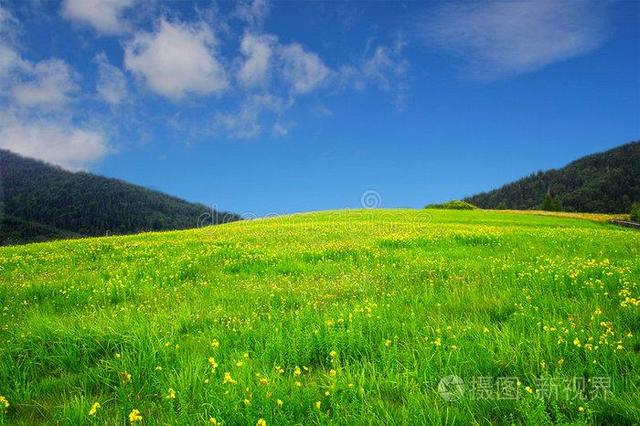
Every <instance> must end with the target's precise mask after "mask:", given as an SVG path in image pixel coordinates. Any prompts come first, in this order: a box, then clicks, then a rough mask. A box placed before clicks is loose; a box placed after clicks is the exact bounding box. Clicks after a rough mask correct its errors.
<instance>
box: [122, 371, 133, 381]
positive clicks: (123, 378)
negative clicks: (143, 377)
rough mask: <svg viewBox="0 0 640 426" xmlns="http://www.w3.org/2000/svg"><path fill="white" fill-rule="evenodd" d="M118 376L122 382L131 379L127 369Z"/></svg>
mask: <svg viewBox="0 0 640 426" xmlns="http://www.w3.org/2000/svg"><path fill="white" fill-rule="evenodd" d="M120 378H121V379H122V382H123V383H125V384H127V383H129V382H130V381H131V374H129V372H128V371H123V372H122V373H120Z"/></svg>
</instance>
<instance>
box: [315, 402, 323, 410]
mask: <svg viewBox="0 0 640 426" xmlns="http://www.w3.org/2000/svg"><path fill="white" fill-rule="evenodd" d="M321 405H322V402H321V401H316V409H318V410H319V409H320V406H321Z"/></svg>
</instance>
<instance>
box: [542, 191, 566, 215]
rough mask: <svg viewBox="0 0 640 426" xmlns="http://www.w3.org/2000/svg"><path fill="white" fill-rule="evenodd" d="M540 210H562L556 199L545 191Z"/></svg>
mask: <svg viewBox="0 0 640 426" xmlns="http://www.w3.org/2000/svg"><path fill="white" fill-rule="evenodd" d="M540 210H545V211H548V212H560V211H562V204H560V201H558V200H557V199H556V198H555V197H554V196H553V195H551V192H547V194H546V195H545V196H544V201H543V202H542V204H541V205H540Z"/></svg>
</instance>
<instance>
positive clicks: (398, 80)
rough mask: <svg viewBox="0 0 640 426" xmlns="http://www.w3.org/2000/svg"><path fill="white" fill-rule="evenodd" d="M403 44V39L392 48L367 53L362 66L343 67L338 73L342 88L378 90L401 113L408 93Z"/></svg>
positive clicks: (368, 50) (369, 50)
mask: <svg viewBox="0 0 640 426" xmlns="http://www.w3.org/2000/svg"><path fill="white" fill-rule="evenodd" d="M403 50H404V42H403V40H402V38H401V37H398V38H397V39H396V41H395V42H394V43H393V44H391V45H384V44H380V45H378V46H376V47H375V49H373V50H371V49H367V51H366V52H365V55H364V56H363V57H362V58H361V60H360V61H359V62H356V63H353V64H349V65H343V66H342V67H340V68H339V70H338V77H339V82H340V84H341V86H343V87H344V86H346V87H353V88H354V89H355V90H358V91H363V90H365V89H366V88H367V87H375V88H378V89H380V90H382V91H384V92H388V93H389V94H390V95H391V96H393V97H394V100H395V104H396V106H397V107H398V108H399V109H402V108H403V107H404V98H405V95H406V92H407V91H408V83H407V68H408V66H409V63H408V61H407V60H406V59H405V57H404V55H403Z"/></svg>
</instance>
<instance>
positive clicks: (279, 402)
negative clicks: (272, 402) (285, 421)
mask: <svg viewBox="0 0 640 426" xmlns="http://www.w3.org/2000/svg"><path fill="white" fill-rule="evenodd" d="M276 404H278V407H282V404H284V402H282V400H281V399H278V400H276Z"/></svg>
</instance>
